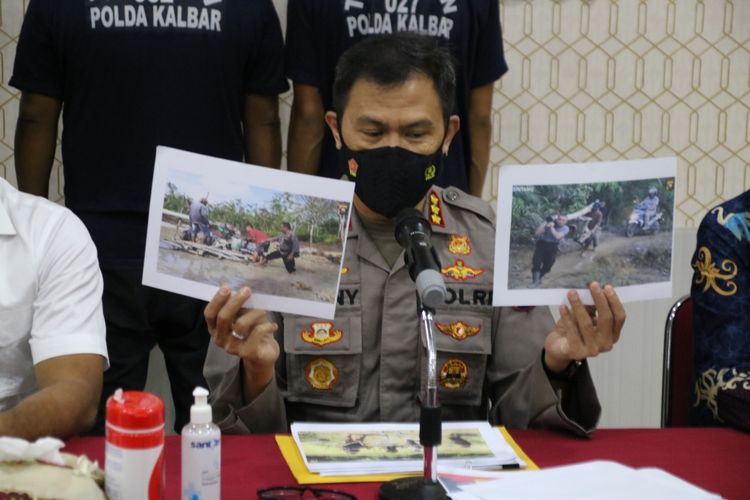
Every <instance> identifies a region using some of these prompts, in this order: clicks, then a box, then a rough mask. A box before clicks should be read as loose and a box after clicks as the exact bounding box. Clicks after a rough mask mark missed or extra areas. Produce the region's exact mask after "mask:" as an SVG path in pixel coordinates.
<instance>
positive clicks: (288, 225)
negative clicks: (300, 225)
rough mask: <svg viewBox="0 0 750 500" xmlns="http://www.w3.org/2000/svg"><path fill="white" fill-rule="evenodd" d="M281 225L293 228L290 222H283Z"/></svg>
mask: <svg viewBox="0 0 750 500" xmlns="http://www.w3.org/2000/svg"><path fill="white" fill-rule="evenodd" d="M281 225H282V226H284V227H285V228H287V229H291V228H292V225H291V224H289V223H288V222H282V223H281Z"/></svg>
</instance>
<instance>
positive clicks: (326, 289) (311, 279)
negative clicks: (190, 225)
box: [157, 224, 341, 302]
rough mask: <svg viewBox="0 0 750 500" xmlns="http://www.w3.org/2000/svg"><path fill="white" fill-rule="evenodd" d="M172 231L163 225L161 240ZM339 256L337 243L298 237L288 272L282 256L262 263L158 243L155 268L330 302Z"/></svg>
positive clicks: (170, 236) (169, 237) (202, 280)
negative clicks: (292, 266) (292, 269)
mask: <svg viewBox="0 0 750 500" xmlns="http://www.w3.org/2000/svg"><path fill="white" fill-rule="evenodd" d="M174 234H175V227H174V225H170V224H163V225H162V228H161V239H162V240H165V241H164V243H166V244H168V243H169V241H172V240H173V239H174ZM273 248H274V247H273V246H272V247H271V250H273ZM238 255H239V254H238ZM340 258H341V249H340V247H339V246H337V245H327V246H323V245H314V247H313V248H312V249H311V248H310V245H309V243H307V242H305V241H300V256H299V257H298V258H297V259H296V261H295V262H296V267H297V271H296V272H295V273H294V274H289V273H287V271H286V269H285V268H284V264H283V262H282V261H281V259H275V260H271V261H269V262H268V264H267V265H266V266H261V265H260V264H257V263H253V262H249V261H248V262H233V261H231V260H227V259H219V258H217V257H215V256H212V255H208V254H205V255H202V256H201V255H194V254H191V253H187V252H185V251H182V250H176V249H171V248H168V245H160V248H159V256H158V263H157V269H158V271H159V272H160V273H164V274H169V275H172V276H178V277H181V278H184V279H188V280H191V281H197V282H200V283H205V284H209V285H215V286H216V287H217V288H218V287H219V286H221V285H223V284H225V283H226V284H229V285H230V286H231V288H232V289H233V290H237V289H239V288H240V287H242V286H245V285H247V286H250V287H251V288H252V289H253V291H254V292H256V293H264V294H268V295H279V296H284V297H291V298H295V299H304V300H314V301H321V302H333V300H334V299H335V293H336V283H337V280H338V272H339V262H338V261H339V260H340Z"/></svg>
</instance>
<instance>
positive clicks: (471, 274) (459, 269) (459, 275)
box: [440, 259, 484, 281]
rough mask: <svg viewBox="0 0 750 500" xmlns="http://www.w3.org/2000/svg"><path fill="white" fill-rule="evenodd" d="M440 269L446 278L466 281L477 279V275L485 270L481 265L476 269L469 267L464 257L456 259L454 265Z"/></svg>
mask: <svg viewBox="0 0 750 500" xmlns="http://www.w3.org/2000/svg"><path fill="white" fill-rule="evenodd" d="M440 271H441V272H442V273H443V276H445V277H446V278H450V279H454V280H459V281H466V280H473V279H476V278H477V276H479V275H480V274H482V273H483V272H484V269H482V268H481V267H480V268H476V269H475V268H473V267H469V266H467V265H466V264H465V263H464V261H463V260H462V259H456V262H454V263H453V265H452V266H448V267H444V268H442V269H441V270H440Z"/></svg>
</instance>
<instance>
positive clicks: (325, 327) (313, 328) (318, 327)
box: [302, 321, 344, 347]
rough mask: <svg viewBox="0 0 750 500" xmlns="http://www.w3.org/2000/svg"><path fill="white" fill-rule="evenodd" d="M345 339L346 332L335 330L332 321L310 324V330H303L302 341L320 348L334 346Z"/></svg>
mask: <svg viewBox="0 0 750 500" xmlns="http://www.w3.org/2000/svg"><path fill="white" fill-rule="evenodd" d="M343 337H344V331H343V330H342V329H340V328H334V327H333V323H331V322H330V321H316V322H314V323H310V328H303V329H302V340H303V341H305V342H307V343H308V344H315V345H316V346H318V347H323V346H324V345H327V344H333V343H334V342H338V341H339V340H341V339H342V338H343Z"/></svg>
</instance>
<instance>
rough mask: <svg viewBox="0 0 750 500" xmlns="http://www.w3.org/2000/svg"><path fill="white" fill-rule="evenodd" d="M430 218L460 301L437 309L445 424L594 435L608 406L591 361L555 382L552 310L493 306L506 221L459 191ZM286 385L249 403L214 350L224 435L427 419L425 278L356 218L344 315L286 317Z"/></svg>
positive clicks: (441, 194) (445, 195) (341, 302)
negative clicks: (551, 374) (418, 283)
mask: <svg viewBox="0 0 750 500" xmlns="http://www.w3.org/2000/svg"><path fill="white" fill-rule="evenodd" d="M424 213H425V216H426V217H427V218H428V220H429V221H430V223H431V225H432V231H433V235H432V244H433V247H434V248H435V249H436V250H437V254H438V256H439V259H440V263H441V267H442V274H443V275H444V278H445V284H446V288H447V290H448V297H447V300H446V303H445V305H443V306H441V307H440V308H438V309H437V310H436V312H435V322H436V330H437V331H436V335H437V338H436V345H437V349H438V362H437V369H438V386H439V399H440V403H441V405H442V415H443V419H444V420H484V419H489V421H490V422H491V423H493V424H503V425H506V426H508V427H513V428H526V427H530V426H533V427H547V428H561V429H567V430H570V431H572V432H574V433H577V434H582V435H585V434H587V433H589V432H590V431H591V430H592V429H593V428H594V426H595V425H596V422H597V420H598V418H599V414H600V406H599V402H598V399H597V397H596V392H595V389H594V385H593V383H592V381H591V377H590V374H589V371H588V367H587V365H586V363H584V364H583V365H582V366H581V368H580V369H579V370H578V371H577V372H576V373H575V374H574V375H573V377H572V379H571V380H569V381H566V382H557V381H555V382H551V381H550V380H549V378H548V377H547V375H546V373H545V371H544V368H543V365H542V361H541V353H542V347H543V345H544V340H545V338H546V337H547V335H548V334H549V332H550V331H551V330H552V328H553V326H554V322H553V319H552V316H551V314H550V312H549V309H548V308H547V307H535V308H493V307H492V278H493V267H492V266H493V260H494V238H495V227H494V219H495V218H494V214H493V212H492V209H491V208H490V206H489V205H488V204H487V203H486V202H484V201H482V200H480V199H478V198H475V197H473V196H470V195H468V194H465V193H464V192H462V191H459V190H458V189H455V188H447V189H440V188H437V187H435V188H432V189H431V190H430V192H429V193H428V195H427V198H426V202H425V206H424ZM277 319H278V320H279V330H278V332H277V335H278V337H277V339H278V340H279V344H280V346H281V347H282V353H281V356H280V358H279V362H278V363H277V369H276V376H275V377H276V378H275V381H273V382H272V383H271V384H270V385H269V386H268V387H267V388H266V389H265V391H264V392H263V393H261V394H260V395H259V396H258V397H257V398H255V399H254V400H253V401H252V402H250V403H249V404H246V403H245V401H243V397H242V386H241V376H240V365H241V364H240V362H239V358H237V357H234V356H231V355H229V354H227V353H226V352H225V351H223V350H222V349H221V348H219V347H217V346H216V345H214V344H211V346H210V348H209V353H208V357H207V359H206V365H205V369H204V373H205V375H206V379H207V380H208V383H209V386H210V387H211V392H212V397H211V400H212V405H213V408H214V420H215V421H216V422H217V423H218V424H219V425H220V427H221V428H222V430H223V431H224V432H229V433H242V432H257V433H262V432H285V431H287V429H288V427H287V426H288V424H289V423H290V422H292V421H318V422H326V421H333V422H372V421H383V422H401V421H417V420H418V419H419V394H420V373H421V371H422V367H423V359H422V358H423V355H424V349H423V347H422V342H421V340H420V338H419V324H418V315H417V305H416V293H415V286H414V283H413V282H412V281H411V279H410V278H409V273H408V269H407V268H406V267H405V265H404V262H403V257H400V258H399V259H398V260H397V261H396V264H395V265H394V266H393V268H391V267H390V266H388V265H387V263H386V262H385V260H384V258H383V257H382V255H381V254H380V253H379V251H378V250H377V248H376V247H375V245H374V243H373V241H372V239H371V238H370V237H369V235H368V234H367V233H366V232H365V231H364V228H363V226H362V224H361V222H360V220H359V218H358V217H357V215H356V213H355V214H353V215H352V223H351V228H350V231H349V234H348V238H347V244H346V252H345V258H344V264H343V268H342V271H341V285H340V291H339V296H338V306H337V309H336V317H335V319H334V320H332V321H328V320H320V319H316V318H310V317H304V316H295V315H291V314H283V315H278V317H277Z"/></svg>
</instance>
